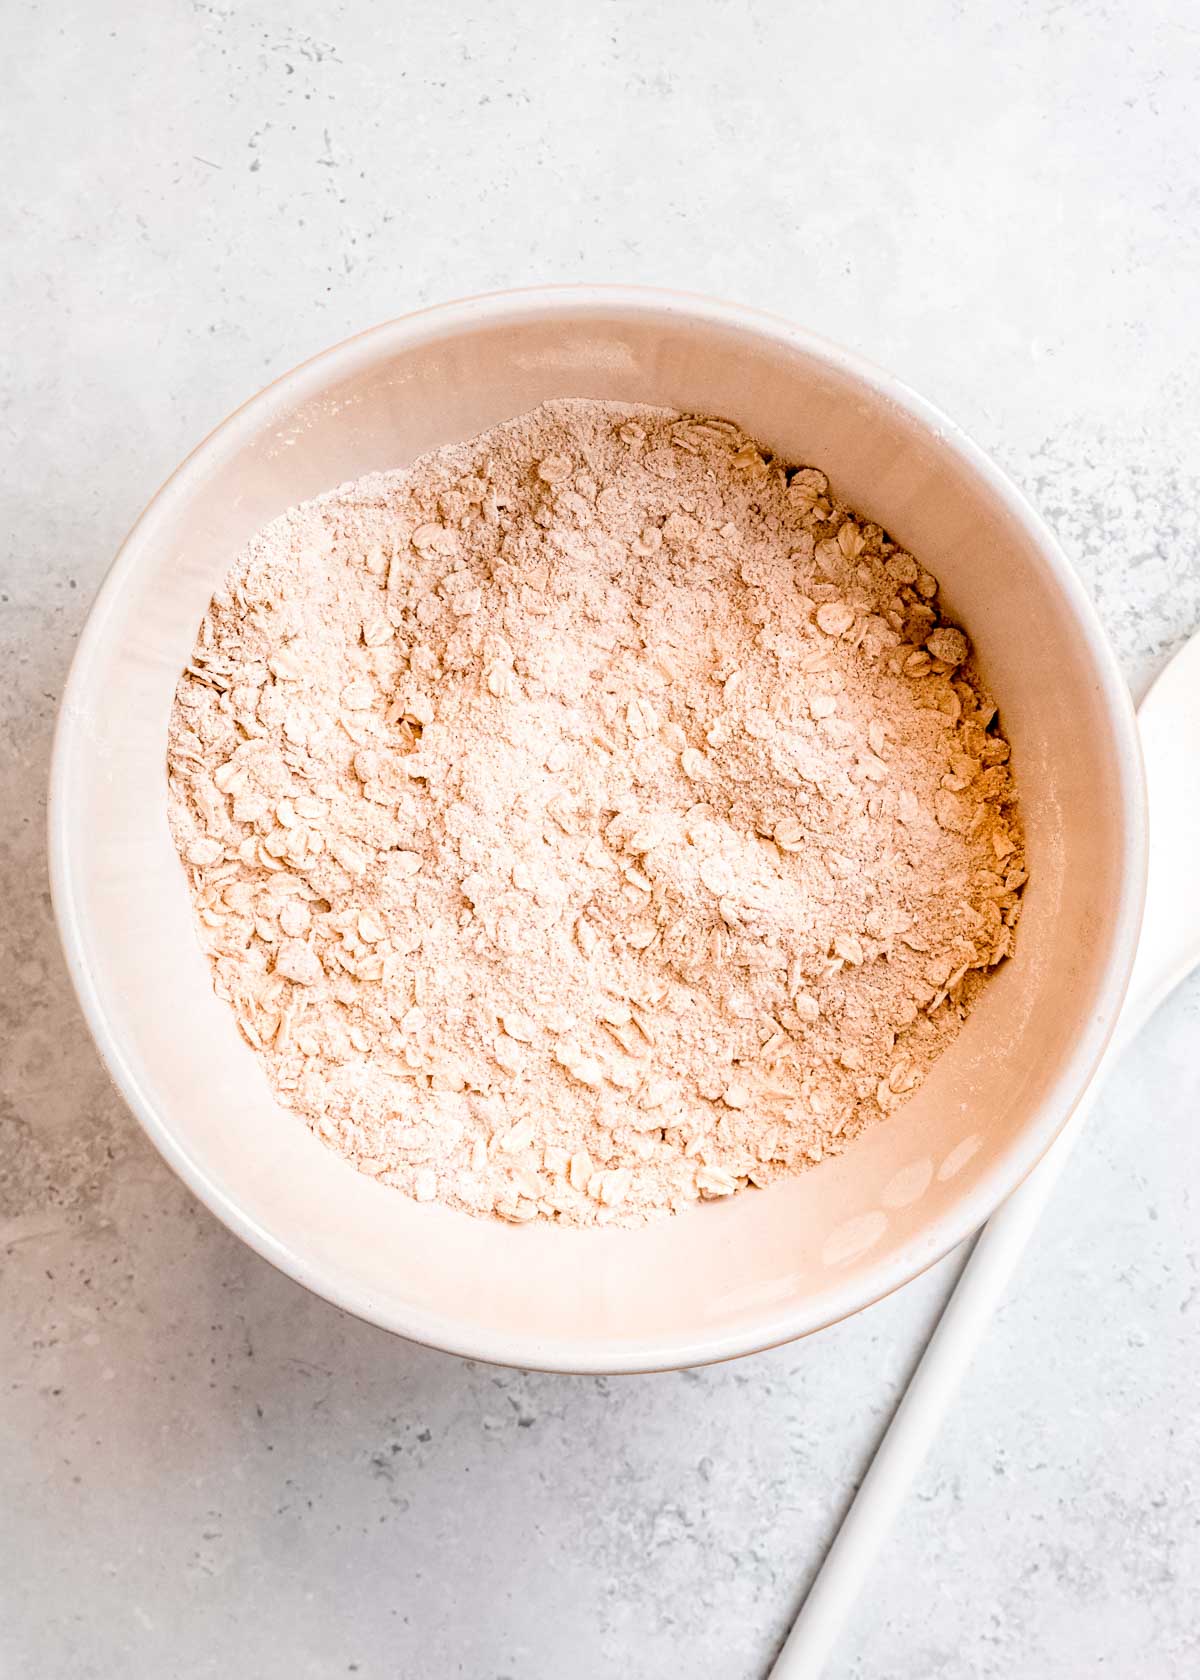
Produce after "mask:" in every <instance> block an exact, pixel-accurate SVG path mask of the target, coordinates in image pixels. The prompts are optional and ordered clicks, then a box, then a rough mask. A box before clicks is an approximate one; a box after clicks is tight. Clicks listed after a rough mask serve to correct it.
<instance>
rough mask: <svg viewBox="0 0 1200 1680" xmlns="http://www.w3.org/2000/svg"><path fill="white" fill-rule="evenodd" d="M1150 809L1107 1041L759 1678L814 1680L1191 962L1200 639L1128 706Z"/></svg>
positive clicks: (1198, 812) (1196, 928) (989, 1239)
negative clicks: (1145, 1039)
mask: <svg viewBox="0 0 1200 1680" xmlns="http://www.w3.org/2000/svg"><path fill="white" fill-rule="evenodd" d="M1138 729H1139V733H1140V735H1141V739H1142V754H1143V757H1144V759H1145V763H1146V784H1147V789H1148V793H1149V805H1150V873H1149V879H1148V882H1147V891H1146V915H1145V920H1144V922H1143V924H1142V935H1141V939H1140V941H1139V944H1138V951H1137V958H1136V960H1135V962H1134V967H1133V977H1132V979H1131V980H1130V983H1129V991H1128V994H1127V996H1126V999H1125V1003H1124V1006H1123V1008H1122V1010H1121V1016H1120V1019H1119V1021H1118V1023H1117V1029H1116V1032H1115V1033H1114V1035H1113V1040H1112V1043H1111V1045H1110V1046H1109V1050H1108V1053H1107V1055H1106V1056H1105V1057H1104V1060H1103V1061H1102V1062H1101V1065H1100V1067H1099V1069H1098V1070H1097V1072H1096V1076H1095V1078H1094V1079H1093V1081H1092V1083H1091V1085H1090V1087H1089V1089H1088V1092H1087V1094H1086V1095H1085V1097H1084V1099H1083V1101H1082V1102H1081V1103H1080V1104H1079V1106H1078V1108H1077V1109H1076V1110H1075V1113H1074V1114H1073V1115H1072V1116H1071V1119H1070V1121H1069V1122H1068V1123H1067V1125H1066V1126H1065V1127H1064V1128H1063V1130H1062V1131H1061V1132H1060V1133H1059V1136H1058V1138H1057V1140H1056V1142H1055V1143H1054V1145H1053V1147H1052V1148H1051V1149H1050V1150H1049V1151H1048V1153H1047V1154H1046V1155H1045V1156H1044V1157H1043V1158H1042V1160H1041V1162H1040V1163H1039V1165H1038V1166H1037V1167H1036V1168H1035V1169H1034V1171H1033V1172H1032V1173H1030V1175H1029V1177H1028V1178H1027V1179H1026V1180H1025V1182H1024V1183H1023V1184H1022V1185H1021V1186H1020V1187H1019V1188H1018V1189H1017V1190H1015V1191H1014V1192H1013V1194H1012V1195H1011V1196H1010V1197H1009V1198H1008V1200H1007V1202H1005V1203H1004V1205H1003V1206H1002V1207H1001V1208H1000V1209H999V1210H998V1211H997V1212H996V1213H994V1214H993V1215H992V1217H991V1219H989V1220H988V1222H987V1224H986V1225H985V1226H984V1228H983V1230H982V1232H981V1233H980V1235H979V1236H978V1238H977V1239H976V1242H975V1246H974V1248H973V1249H972V1251H971V1256H970V1258H969V1259H968V1261H967V1263H966V1265H965V1266H964V1268H963V1271H962V1275H961V1276H960V1278H959V1280H958V1283H957V1284H956V1285H955V1288H954V1291H953V1293H952V1294H951V1296H950V1299H949V1301H948V1302H947V1303H946V1306H945V1307H944V1308H943V1311H942V1316H941V1318H940V1319H939V1321H938V1324H937V1327H936V1328H935V1330H934V1332H933V1335H932V1336H931V1337H930V1339H929V1342H928V1344H927V1345H926V1348H925V1352H924V1353H923V1354H922V1356H921V1360H920V1363H919V1364H918V1366H917V1368H916V1370H915V1371H914V1373H913V1375H912V1377H911V1378H910V1380H909V1384H908V1388H907V1389H906V1390H905V1393H904V1396H903V1398H902V1399H901V1401H900V1404H899V1406H898V1407H897V1408H896V1411H895V1414H894V1415H893V1417H892V1421H891V1423H890V1424H889V1426H888V1430H887V1433H886V1434H885V1435H884V1437H883V1440H882V1441H881V1442H880V1443H879V1446H878V1447H877V1448H876V1451H875V1457H874V1458H873V1460H872V1461H871V1465H870V1468H869V1469H868V1471H867V1473H866V1475H865V1476H864V1477H863V1480H862V1482H861V1484H860V1485H859V1489H858V1492H857V1494H856V1495H855V1498H854V1501H853V1503H852V1504H851V1506H850V1509H849V1510H848V1511H847V1513H846V1515H845V1517H844V1519H843V1521H842V1525H841V1528H840V1529H839V1530H838V1532H837V1535H836V1537H835V1538H834V1541H833V1544H832V1545H831V1546H830V1548H829V1551H828V1552H827V1553H826V1555H825V1561H824V1563H823V1564H822V1565H821V1568H820V1570H819V1571H818V1573H817V1577H816V1579H815V1580H814V1582H813V1584H812V1586H811V1587H810V1588H809V1591H808V1596H807V1597H806V1598H805V1600H804V1603H803V1605H802V1606H801V1608H800V1614H799V1616H798V1617H797V1618H796V1623H795V1625H794V1627H793V1628H792V1631H791V1634H790V1635H789V1637H788V1639H787V1642H786V1643H785V1645H784V1647H783V1649H782V1650H781V1651H780V1653H779V1656H778V1658H777V1659H776V1662H775V1666H774V1668H773V1669H772V1670H771V1680H816V1677H817V1676H818V1675H819V1674H820V1673H821V1670H822V1668H823V1667H824V1664H825V1660H826V1658H827V1657H828V1655H829V1652H830V1651H831V1650H832V1648H833V1645H834V1643H835V1641H836V1639H837V1637H838V1634H839V1633H840V1632H841V1629H842V1626H843V1624H844V1622H845V1620H846V1618H847V1616H848V1615H849V1613H850V1610H851V1608H852V1607H853V1605H854V1602H855V1600H856V1598H857V1597H858V1593H859V1589H860V1587H861V1585H862V1582H863V1579H864V1577H865V1576H866V1573H867V1571H868V1569H869V1568H870V1567H871V1564H872V1562H873V1561H874V1559H875V1556H876V1554H877V1553H878V1551H879V1549H880V1547H881V1546H882V1544H883V1542H884V1540H885V1539H886V1537H887V1534H888V1531H889V1529H890V1528H891V1526H892V1522H893V1520H894V1518H895V1516H896V1513H897V1511H898V1510H899V1508H900V1505H901V1503H902V1501H903V1499H904V1496H905V1494H906V1493H907V1492H908V1489H909V1487H910V1485H911V1483H912V1481H913V1478H914V1477H915V1476H916V1474H917V1472H918V1470H919V1469H920V1468H921V1465H922V1464H923V1462H924V1460H925V1456H926V1454H927V1452H928V1451H929V1448H930V1445H931V1444H932V1442H933V1440H934V1437H935V1436H936V1434H937V1431H938V1428H939V1426H940V1424H941V1421H942V1417H943V1415H944V1414H945V1412H946V1410H947V1408H948V1406H949V1405H950V1402H951V1401H952V1400H953V1398H954V1395H955V1392H956V1391H957V1389H958V1385H959V1383H960V1381H961V1380H962V1377H963V1374H964V1372H965V1371H966V1369H967V1367H968V1365H969V1364H970V1362H971V1358H972V1356H973V1354H974V1352H975V1349H976V1348H977V1347H978V1346H979V1343H980V1341H981V1340H982V1338H983V1334H984V1331H985V1330H986V1329H987V1326H988V1323H989V1321H990V1319H991V1316H992V1312H993V1310H994V1308H995V1306H996V1304H997V1302H998V1301H999V1300H1000V1297H1001V1295H1002V1294H1003V1292H1004V1290H1005V1288H1006V1287H1007V1285H1008V1282H1009V1279H1010V1278H1011V1277H1012V1274H1013V1272H1014V1270H1015V1269H1016V1266H1017V1263H1018V1261H1019V1260H1020V1258H1021V1255H1022V1253H1023V1252H1024V1249H1025V1244H1026V1243H1027V1242H1028V1240H1029V1238H1030V1236H1031V1234H1032V1232H1033V1230H1034V1227H1035V1226H1036V1224H1037V1221H1038V1218H1039V1216H1040V1214H1041V1212H1042V1210H1043V1208H1044V1207H1045V1205H1046V1203H1047V1201H1048V1200H1049V1199H1050V1194H1051V1192H1052V1191H1053V1189H1054V1186H1055V1183H1056V1182H1057V1180H1058V1175H1059V1173H1060V1172H1061V1171H1062V1169H1063V1167H1064V1166H1065V1164H1066V1161H1067V1158H1068V1156H1069V1155H1070V1153H1071V1150H1072V1149H1073V1147H1074V1146H1075V1143H1076V1142H1077V1140H1078V1138H1079V1135H1080V1133H1081V1132H1082V1131H1083V1128H1084V1124H1085V1122H1086V1120H1087V1115H1088V1111H1089V1109H1090V1108H1091V1104H1092V1100H1093V1099H1094V1097H1095V1094H1096V1092H1097V1090H1098V1088H1099V1085H1100V1081H1101V1079H1103V1077H1104V1074H1105V1071H1106V1070H1107V1068H1108V1067H1109V1066H1110V1064H1111V1062H1112V1061H1113V1060H1114V1059H1115V1057H1116V1056H1117V1055H1119V1053H1120V1051H1121V1050H1122V1049H1123V1047H1124V1046H1125V1045H1126V1044H1128V1043H1129V1041H1130V1039H1131V1038H1133V1036H1134V1035H1135V1034H1136V1033H1137V1032H1138V1031H1139V1029H1140V1028H1141V1027H1142V1026H1144V1025H1145V1023H1146V1022H1147V1021H1148V1020H1149V1018H1150V1016H1151V1015H1152V1014H1153V1012H1154V1010H1155V1009H1157V1007H1158V1005H1159V1004H1160V1003H1161V1002H1162V1000H1163V999H1164V998H1165V997H1166V995H1167V993H1168V992H1170V991H1171V990H1173V988H1174V987H1175V986H1177V985H1178V984H1179V982H1180V981H1181V980H1182V979H1183V978H1184V976H1185V975H1186V974H1187V973H1188V972H1189V971H1190V970H1191V969H1192V968H1194V967H1195V965H1196V964H1197V962H1200V866H1198V863H1200V633H1197V634H1196V635H1194V636H1193V637H1192V639H1191V640H1190V641H1189V642H1187V643H1185V645H1184V646H1183V648H1182V649H1181V650H1180V651H1179V653H1177V654H1176V656H1175V658H1174V659H1173V660H1172V661H1171V663H1170V664H1169V665H1168V666H1167V667H1166V669H1165V670H1164V671H1163V672H1162V674H1161V675H1160V676H1159V678H1158V680H1157V682H1155V684H1154V686H1153V687H1152V688H1151V690H1150V692H1149V693H1148V694H1147V695H1146V698H1145V699H1144V700H1143V701H1142V704H1141V705H1140V706H1139V708H1138Z"/></svg>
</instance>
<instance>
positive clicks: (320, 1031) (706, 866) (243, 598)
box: [169, 401, 1025, 1224]
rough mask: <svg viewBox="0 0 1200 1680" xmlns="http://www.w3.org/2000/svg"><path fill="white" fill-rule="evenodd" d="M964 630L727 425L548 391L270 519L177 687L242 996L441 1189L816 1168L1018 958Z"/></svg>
mask: <svg viewBox="0 0 1200 1680" xmlns="http://www.w3.org/2000/svg"><path fill="white" fill-rule="evenodd" d="M968 655H969V649H968V644H967V641H966V638H965V637H964V636H963V634H962V632H961V631H960V630H959V629H957V628H955V627H953V626H951V625H947V624H944V623H943V622H942V620H941V618H940V616H939V612H938V606H937V583H936V581H935V579H934V578H933V577H931V576H930V575H929V574H928V573H927V572H926V571H925V570H924V569H923V568H922V567H921V566H920V564H919V563H918V562H917V561H916V560H915V559H914V558H913V556H912V555H910V554H907V553H905V552H904V551H903V550H902V549H900V548H898V547H897V546H896V545H895V544H894V543H893V542H891V541H890V540H889V538H888V537H887V536H886V534H885V533H884V532H883V531H881V530H880V528H879V527H878V526H876V525H871V524H869V523H866V522H864V521H862V520H860V519H859V518H858V517H857V516H856V515H855V514H853V513H852V512H850V510H848V509H847V508H845V507H844V506H842V505H841V504H840V503H838V502H837V501H836V500H835V499H834V496H833V494H832V492H831V491H830V490H829V487H828V486H827V484H826V480H825V478H824V476H823V475H822V474H821V473H820V472H818V471H816V470H814V469H812V468H803V469H800V470H797V471H788V470H785V469H784V468H783V467H782V466H781V465H780V464H779V463H777V462H774V461H771V460H769V459H768V458H766V457H764V455H763V453H762V452H761V451H760V450H759V448H758V447H757V446H756V445H755V444H754V443H752V442H751V441H749V440H748V439H747V438H746V437H745V436H744V435H743V434H742V433H741V432H740V431H739V430H738V428H737V427H736V426H733V425H731V424H730V423H728V422H726V421H722V420H712V419H698V418H694V417H682V416H680V415H677V414H674V413H671V412H668V411H665V410H659V409H645V408H627V407H622V406H617V405H613V404H606V403H599V402H586V401H562V402H555V403H549V404H547V405H546V406H545V407H543V408H541V409H538V410H537V411H536V412H535V413H533V414H529V415H526V416H524V417H522V418H521V419H518V420H514V421H512V422H510V423H508V424H507V425H503V426H500V427H497V428H496V429H495V430H494V431H492V432H489V433H486V434H484V435H483V436H481V437H478V438H475V439H474V440H472V441H471V442H469V443H466V444H461V445H455V446H453V447H450V448H446V449H443V450H440V451H438V452H437V453H436V454H434V455H431V456H428V457H426V458H425V459H424V460H421V461H418V462H417V463H416V464H415V465H414V466H413V467H411V468H409V469H406V470H404V471H400V472H393V473H384V474H376V475H373V476H371V477H368V478H364V479H361V480H359V481H358V482H357V483H355V484H351V485H348V486H345V487H343V488H342V489H339V490H336V491H333V492H331V493H330V494H328V495H326V496H322V497H321V498H319V499H318V500H317V501H314V502H310V503H307V504H305V505H304V506H303V507H299V508H295V509H293V510H292V511H291V512H289V513H287V514H285V515H284V516H283V517H282V518H280V519H277V520H275V521H274V522H273V523H272V524H270V525H268V526H267V527H266V529H265V530H263V531H262V532H260V533H259V535H258V536H256V537H255V538H254V540H253V541H252V542H251V543H250V544H249V545H248V547H247V549H246V550H245V552H244V553H243V554H242V555H241V557H240V558H239V560H238V561H237V564H236V565H235V566H234V568H233V570H232V571H231V572H230V574H229V576H228V577H227V579H226V580H225V582H224V584H223V585H222V587H221V589H220V591H219V592H218V594H217V595H216V596H215V598H214V600H213V602H212V605H211V607H210V608H209V611H208V613H207V615H206V617H205V619H204V622H203V624H202V625H201V628H200V634H199V639H198V641H197V644H196V648H195V651H194V653H193V656H192V661H191V664H190V665H189V666H188V668H187V670H186V671H185V672H184V674H183V676H182V677H181V679H180V683H179V688H178V692H177V694H176V702H175V707H174V711H173V714H172V718H171V726H170V745H169V775H170V818H171V824H172V828H173V832H174V834H175V837H176V840H177V843H178V845H179V849H180V852H181V854H182V855H183V857H184V859H185V860H186V863H187V868H188V873H189V878H190V881H191V887H192V893H193V897H194V900H195V905H196V910H197V916H198V926H199V930H200V936H201V940H202V942H203V945H204V948H205V950H206V951H207V952H208V954H209V956H210V958H211V961H212V964H213V969H214V976H215V985H216V989H217V991H218V992H219V993H220V994H221V995H222V996H223V997H225V998H227V999H228V1000H229V1002H230V1003H231V1005H232V1006H233V1008H234V1010H235V1011H236V1015H237V1020H238V1023H239V1025H240V1027H241V1030H242V1032H243V1033H244V1035H245V1037H246V1038H247V1040H248V1041H249V1043H250V1044H251V1045H252V1046H253V1048H254V1049H255V1051H256V1052H257V1053H258V1055H259V1057H260V1059H261V1061H262V1064H263V1066H264V1069H265V1071H266V1072H267V1074H268V1076H269V1078H270V1080H271V1082H272V1085H273V1087H274V1089H275V1091H276V1093H277V1095H278V1098H279V1100H280V1101H281V1102H282V1103H285V1104H287V1105H289V1106H291V1107H293V1108H295V1109H296V1110H297V1111H298V1113H299V1114H301V1115H303V1116H304V1118H305V1119H306V1120H307V1121H308V1123H309V1124H310V1125H311V1126H313V1127H314V1128H315V1129H316V1131H317V1132H318V1134H319V1135H320V1136H321V1137H322V1138H323V1139H325V1140H326V1141H327V1142H328V1143H330V1144H332V1145H333V1146H334V1147H335V1148H337V1149H339V1150H341V1151H342V1152H343V1153H344V1154H345V1155H347V1156H348V1157H349V1158H350V1159H351V1160H352V1161H353V1162H354V1163H355V1164H356V1165H357V1166H358V1167H359V1168H360V1170H362V1171H363V1172H367V1173H371V1174H373V1175H375V1176H377V1177H380V1178H382V1179H384V1180H385V1181H386V1182H387V1183H389V1184H394V1185H396V1186H397V1187H398V1188H400V1189H402V1190H404V1191H406V1192H408V1193H409V1194H411V1195H414V1196H416V1197H417V1198H418V1200H421V1201H432V1200H434V1199H440V1200H442V1201H445V1202H448V1203H450V1204H452V1205H454V1206H457V1207H461V1208H466V1209H468V1210H470V1211H471V1212H474V1213H492V1212H495V1213H498V1214H500V1215H502V1216H503V1217H504V1218H506V1219H509V1220H513V1221H524V1220H529V1219H533V1218H535V1217H536V1216H538V1215H542V1216H544V1217H547V1218H550V1219H557V1220H562V1221H566V1222H571V1223H580V1224H586V1223H603V1222H607V1221H613V1220H615V1221H620V1222H631V1221H635V1220H637V1219H640V1218H643V1217H645V1216H646V1215H647V1214H650V1213H653V1212H655V1211H657V1210H662V1209H674V1210H679V1209H681V1208H684V1207H686V1206H688V1205H689V1204H690V1203H692V1202H694V1201H696V1200H697V1199H698V1198H701V1197H719V1196H725V1195H728V1194H731V1193H733V1192H734V1191H736V1190H737V1189H739V1188H740V1187H743V1186H746V1185H765V1184H768V1183H769V1182H770V1181H771V1180H772V1179H773V1178H774V1177H776V1176H777V1175H778V1174H779V1173H781V1172H789V1171H796V1170H800V1169H804V1168H807V1167H809V1166H811V1165H812V1164H813V1163H815V1162H819V1161H820V1160H821V1159H822V1157H823V1156H825V1155H828V1154H831V1153H834V1152H837V1151H839V1150H841V1149H842V1148H843V1147H844V1146H845V1145H846V1143H847V1142H848V1141H849V1140H850V1139H852V1138H853V1137H855V1136H856V1134H857V1133H859V1132H860V1131H862V1130H863V1128H864V1127H865V1126H868V1125H871V1124H873V1123H874V1122H877V1121H879V1120H881V1119H883V1118H885V1117H886V1116H888V1115H890V1114H892V1113H893V1111H894V1110H895V1109H896V1107H897V1106H898V1105H899V1104H900V1103H901V1102H903V1101H904V1099H905V1097H906V1095H907V1094H908V1093H911V1092H912V1091H913V1090H915V1088H916V1087H917V1086H918V1085H919V1084H920V1082H921V1080H922V1079H923V1078H924V1077H925V1075H926V1073H927V1072H928V1070H929V1068H930V1066H931V1065H932V1063H933V1062H934V1061H935V1060H936V1058H937V1057H938V1056H939V1055H940V1054H941V1052H942V1051H943V1050H944V1049H945V1048H946V1046H947V1045H948V1044H949V1043H950V1042H951V1040H952V1039H953V1038H954V1036H955V1034H956V1033H957V1032H958V1030H959V1027H960V1025H961V1022H962V1020H963V1018H964V1016H965V1014H966V1012H967V1010H968V1009H969V1008H970V1006H971V1003H972V1001H973V999H974V998H975V996H976V994H977V992H978V990H979V988H980V987H981V986H982V985H983V984H985V982H986V975H987V972H988V970H989V969H990V968H991V967H993V966H994V965H995V964H996V963H998V962H999V961H1000V960H1001V959H1002V958H1003V957H1004V956H1005V955H1006V954H1007V953H1008V952H1009V950H1010V947H1011V941H1012V929H1013V926H1014V924H1015V922H1016V919H1017V915H1018V911H1019V907H1020V906H1019V895H1020V890H1021V886H1022V884H1023V882H1024V879H1025V874H1024V867H1023V861H1022V855H1021V831H1020V826H1019V821H1018V817H1017V813H1016V810H1015V808H1014V804H1013V798H1014V794H1013V786H1012V780H1011V776H1010V771H1009V768H1008V763H1007V760H1008V747H1007V745H1006V743H1005V741H1004V739H1003V737H1002V736H1001V735H999V734H998V733H997V732H996V726H995V709H994V707H993V706H992V705H991V704H990V703H989V702H988V701H987V699H986V698H985V697H984V696H983V695H982V693H981V692H980V689H979V687H978V685H977V683H976V681H975V679H974V678H973V677H972V675H971V674H970V666H969V661H968Z"/></svg>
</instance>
